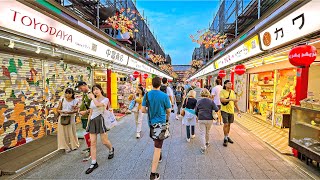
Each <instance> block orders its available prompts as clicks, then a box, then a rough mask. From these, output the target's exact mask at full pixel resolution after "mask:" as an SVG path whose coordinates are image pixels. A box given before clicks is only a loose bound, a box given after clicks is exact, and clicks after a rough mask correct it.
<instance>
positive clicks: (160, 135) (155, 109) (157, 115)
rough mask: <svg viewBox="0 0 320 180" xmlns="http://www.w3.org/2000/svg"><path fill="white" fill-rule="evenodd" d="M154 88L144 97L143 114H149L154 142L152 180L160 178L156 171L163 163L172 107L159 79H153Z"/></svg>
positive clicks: (151, 135)
mask: <svg viewBox="0 0 320 180" xmlns="http://www.w3.org/2000/svg"><path fill="white" fill-rule="evenodd" d="M152 86H153V89H152V90H151V91H149V92H147V93H146V94H145V95H144V98H143V101H142V112H143V113H147V114H148V119H149V120H148V124H149V127H150V138H152V139H153V141H154V152H153V160H152V164H151V174H150V179H151V180H154V179H159V178H160V175H159V174H158V173H156V171H157V168H158V164H159V162H161V161H162V155H161V149H162V145H163V141H164V139H166V138H168V137H169V133H168V132H169V129H168V121H169V118H170V108H171V105H170V100H169V97H168V95H167V94H165V93H163V92H161V91H160V86H161V80H160V78H159V77H155V78H153V79H152ZM147 108H148V109H147Z"/></svg>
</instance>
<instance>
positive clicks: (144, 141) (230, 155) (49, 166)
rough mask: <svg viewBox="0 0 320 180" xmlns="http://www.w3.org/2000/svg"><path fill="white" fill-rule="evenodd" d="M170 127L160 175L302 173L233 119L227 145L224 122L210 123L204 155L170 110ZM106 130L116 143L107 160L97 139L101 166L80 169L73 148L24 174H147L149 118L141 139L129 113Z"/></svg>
mask: <svg viewBox="0 0 320 180" xmlns="http://www.w3.org/2000/svg"><path fill="white" fill-rule="evenodd" d="M171 133H172V136H171V137H170V138H169V139H168V140H166V141H165V143H164V148H163V162H162V163H160V166H159V168H158V169H159V173H160V175H161V178H162V179H305V177H303V176H301V175H299V173H297V172H296V171H295V170H294V169H293V168H292V167H291V166H290V165H288V163H286V162H285V161H283V160H282V159H281V158H280V157H279V156H277V155H276V154H274V153H273V152H272V151H270V150H269V149H268V148H267V147H266V146H265V145H264V144H263V143H261V142H260V141H258V140H257V139H256V138H255V137H254V136H253V135H251V134H249V133H248V132H247V131H245V130H243V129H242V128H240V127H239V126H237V125H234V126H233V127H232V132H231V137H232V138H233V140H234V141H235V144H233V145H230V144H229V146H228V147H227V148H226V147H223V146H222V139H223V132H222V126H216V125H214V127H213V128H212V130H211V136H210V138H211V147H210V148H209V150H208V153H207V154H206V155H203V154H201V153H200V151H199V147H200V145H199V144H200V141H199V139H198V138H199V136H198V130H197V131H196V138H195V139H194V140H192V141H191V142H190V143H187V142H186V140H185V128H184V127H183V126H182V125H181V122H180V121H177V120H175V119H174V116H172V117H171ZM109 135H110V139H111V141H112V143H113V144H114V147H115V158H114V159H112V160H108V159H107V155H108V153H107V150H106V148H105V147H104V146H103V145H101V144H99V146H98V163H99V168H98V169H96V170H95V171H94V172H93V173H92V174H90V175H86V174H85V173H84V172H85V170H86V169H87V168H88V166H89V163H88V162H86V163H84V162H82V156H81V154H80V151H74V152H71V153H70V154H67V155H61V156H59V157H55V158H53V159H51V160H50V161H49V162H47V163H45V164H43V165H41V166H39V167H37V168H36V169H34V170H33V171H32V172H30V173H29V174H27V175H25V176H24V177H23V178H27V179H29V178H30V179H87V178H89V179H148V178H149V173H150V165H151V159H152V154H153V142H152V141H151V139H150V138H149V137H148V129H147V122H146V121H144V124H143V134H142V138H141V139H139V140H137V139H135V124H134V120H133V116H132V115H129V116H126V117H124V118H123V119H122V120H121V123H120V124H119V125H118V126H117V127H115V128H114V129H112V130H111V132H110V133H109ZM99 142H100V141H99ZM82 144H83V142H82Z"/></svg>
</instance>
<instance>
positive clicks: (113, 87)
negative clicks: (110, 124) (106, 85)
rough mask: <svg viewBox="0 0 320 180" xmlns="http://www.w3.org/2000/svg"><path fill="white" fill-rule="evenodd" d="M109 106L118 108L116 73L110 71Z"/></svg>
mask: <svg viewBox="0 0 320 180" xmlns="http://www.w3.org/2000/svg"><path fill="white" fill-rule="evenodd" d="M111 108H113V109H118V81H117V73H111Z"/></svg>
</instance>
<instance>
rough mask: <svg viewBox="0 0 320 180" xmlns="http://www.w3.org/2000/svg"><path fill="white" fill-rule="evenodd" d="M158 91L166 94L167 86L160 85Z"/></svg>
mask: <svg viewBox="0 0 320 180" xmlns="http://www.w3.org/2000/svg"><path fill="white" fill-rule="evenodd" d="M160 91H162V92H164V93H166V94H167V86H165V85H161V86H160Z"/></svg>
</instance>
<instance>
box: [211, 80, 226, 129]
mask: <svg viewBox="0 0 320 180" xmlns="http://www.w3.org/2000/svg"><path fill="white" fill-rule="evenodd" d="M221 84H222V83H221V79H217V80H216V86H215V87H214V88H212V91H211V95H212V98H213V101H214V103H215V104H216V105H217V106H218V108H219V109H221V101H220V92H221V90H222V89H223V87H222V85H221ZM217 125H222V117H221V113H220V111H219V112H218V121H217Z"/></svg>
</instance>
